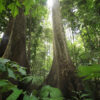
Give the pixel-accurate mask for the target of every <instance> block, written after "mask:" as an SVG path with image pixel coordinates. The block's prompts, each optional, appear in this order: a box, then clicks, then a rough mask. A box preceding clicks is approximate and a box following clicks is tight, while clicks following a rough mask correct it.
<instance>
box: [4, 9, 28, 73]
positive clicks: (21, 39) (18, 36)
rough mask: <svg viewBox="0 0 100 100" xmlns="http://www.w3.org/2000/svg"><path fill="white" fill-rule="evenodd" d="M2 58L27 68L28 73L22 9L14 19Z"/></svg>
mask: <svg viewBox="0 0 100 100" xmlns="http://www.w3.org/2000/svg"><path fill="white" fill-rule="evenodd" d="M3 57H4V58H7V59H10V60H12V61H16V62H17V63H18V64H20V65H21V66H25V67H27V69H28V70H27V71H28V73H29V71H30V70H29V64H28V61H27V57H26V41H25V16H24V9H22V8H19V14H18V15H17V16H16V18H15V19H14V26H13V29H12V32H11V35H10V38H9V42H8V45H7V48H6V50H5V53H4V55H3Z"/></svg>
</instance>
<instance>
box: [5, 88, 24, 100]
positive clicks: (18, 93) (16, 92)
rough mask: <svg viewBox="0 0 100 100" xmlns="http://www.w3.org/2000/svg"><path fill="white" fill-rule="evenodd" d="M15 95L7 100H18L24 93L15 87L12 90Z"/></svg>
mask: <svg viewBox="0 0 100 100" xmlns="http://www.w3.org/2000/svg"><path fill="white" fill-rule="evenodd" d="M12 90H13V93H12V94H11V95H10V96H9V97H8V98H7V100H16V99H17V98H18V97H19V96H20V94H21V93H22V92H23V91H22V90H19V89H18V88H16V87H14V88H12Z"/></svg>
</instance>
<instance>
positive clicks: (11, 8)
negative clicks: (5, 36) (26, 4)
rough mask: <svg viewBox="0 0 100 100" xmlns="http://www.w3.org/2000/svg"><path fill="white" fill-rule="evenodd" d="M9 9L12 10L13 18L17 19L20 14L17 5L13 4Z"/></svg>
mask: <svg viewBox="0 0 100 100" xmlns="http://www.w3.org/2000/svg"><path fill="white" fill-rule="evenodd" d="M8 8H9V9H10V10H11V14H12V16H13V17H16V16H17V15H18V13H19V10H18V8H17V5H16V3H11V4H9V5H8Z"/></svg>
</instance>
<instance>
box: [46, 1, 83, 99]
mask: <svg viewBox="0 0 100 100" xmlns="http://www.w3.org/2000/svg"><path fill="white" fill-rule="evenodd" d="M53 2H54V4H53V8H52V19H53V32H54V41H53V44H54V45H53V49H54V58H53V64H52V68H51V71H50V73H49V75H48V77H47V79H46V83H47V84H49V85H51V86H54V87H57V88H59V89H61V91H62V92H63V94H64V96H65V97H67V98H69V97H71V96H72V91H73V90H75V91H77V90H80V89H81V88H82V85H81V84H80V79H79V78H77V76H76V73H75V67H74V65H73V63H72V61H71V59H70V56H69V54H68V49H67V44H66V39H65V34H64V30H63V25H62V20H61V14H60V3H59V1H58V0H54V1H53Z"/></svg>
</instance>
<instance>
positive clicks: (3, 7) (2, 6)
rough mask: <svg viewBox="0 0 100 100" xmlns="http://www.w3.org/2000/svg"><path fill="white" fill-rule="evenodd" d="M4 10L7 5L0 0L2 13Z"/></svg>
mask: <svg viewBox="0 0 100 100" xmlns="http://www.w3.org/2000/svg"><path fill="white" fill-rule="evenodd" d="M3 10H5V5H4V4H3V1H2V0H0V13H2V11H3Z"/></svg>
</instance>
